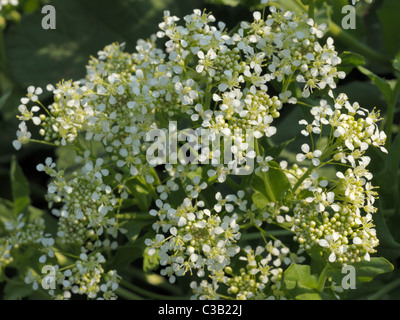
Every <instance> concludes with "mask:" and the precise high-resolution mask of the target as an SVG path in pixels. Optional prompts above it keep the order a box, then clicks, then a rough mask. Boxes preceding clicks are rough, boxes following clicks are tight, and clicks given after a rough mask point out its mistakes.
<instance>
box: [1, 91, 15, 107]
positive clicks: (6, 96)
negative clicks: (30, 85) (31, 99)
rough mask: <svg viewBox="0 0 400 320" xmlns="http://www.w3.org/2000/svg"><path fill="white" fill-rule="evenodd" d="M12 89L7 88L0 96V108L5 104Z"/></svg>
mask: <svg viewBox="0 0 400 320" xmlns="http://www.w3.org/2000/svg"><path fill="white" fill-rule="evenodd" d="M11 92H12V90H11V89H10V88H9V89H7V90H6V91H5V92H4V93H3V95H2V96H1V97H0V110H1V109H2V108H3V106H4V105H5V103H6V101H7V99H8V97H9V96H10V95H11Z"/></svg>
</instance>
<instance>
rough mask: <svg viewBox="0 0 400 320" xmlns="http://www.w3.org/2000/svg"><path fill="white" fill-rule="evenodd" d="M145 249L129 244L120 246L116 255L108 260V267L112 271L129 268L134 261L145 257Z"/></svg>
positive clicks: (141, 246)
mask: <svg viewBox="0 0 400 320" xmlns="http://www.w3.org/2000/svg"><path fill="white" fill-rule="evenodd" d="M143 251H144V247H143V245H139V244H136V243H135V244H131V243H128V244H126V245H122V246H119V247H118V248H117V250H116V251H115V254H114V255H113V256H112V257H111V258H110V259H108V261H107V265H109V267H110V268H112V269H117V270H118V269H123V268H125V267H127V266H128V265H129V264H130V263H132V262H133V261H135V260H137V259H139V258H141V257H142V256H143Z"/></svg>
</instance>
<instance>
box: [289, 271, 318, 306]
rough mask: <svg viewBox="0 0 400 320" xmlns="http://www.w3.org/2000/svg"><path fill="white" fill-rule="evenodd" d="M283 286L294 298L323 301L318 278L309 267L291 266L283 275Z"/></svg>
mask: <svg viewBox="0 0 400 320" xmlns="http://www.w3.org/2000/svg"><path fill="white" fill-rule="evenodd" d="M283 286H284V289H285V290H286V291H287V292H288V294H289V295H290V296H291V297H292V298H295V299H321V297H320V295H319V293H318V291H317V287H318V280H317V277H316V276H315V275H312V274H311V272H310V266H308V265H299V264H291V265H290V267H289V268H287V269H286V271H285V272H284V273H283Z"/></svg>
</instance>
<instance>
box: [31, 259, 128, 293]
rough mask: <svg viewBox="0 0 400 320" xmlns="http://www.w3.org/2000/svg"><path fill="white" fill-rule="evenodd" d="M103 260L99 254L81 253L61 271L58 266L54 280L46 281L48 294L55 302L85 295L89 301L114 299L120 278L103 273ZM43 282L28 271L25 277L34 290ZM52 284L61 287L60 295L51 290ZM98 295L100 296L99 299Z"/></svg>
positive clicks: (115, 274) (55, 266)
mask: <svg viewBox="0 0 400 320" xmlns="http://www.w3.org/2000/svg"><path fill="white" fill-rule="evenodd" d="M105 261H106V260H105V258H104V256H102V255H101V254H100V253H96V254H94V255H91V256H89V257H88V256H87V255H86V254H85V253H82V254H81V255H80V257H79V259H77V260H76V261H75V263H74V264H73V265H72V266H71V267H69V268H64V269H61V268H60V267H59V266H58V265H54V266H52V268H54V278H50V279H48V282H49V283H48V285H49V287H50V290H49V294H50V295H51V296H53V297H54V299H57V300H60V299H62V300H68V299H70V298H71V297H72V295H73V294H75V295H86V296H87V297H88V298H89V299H94V298H98V299H106V300H114V299H116V295H115V292H114V291H115V290H116V289H117V288H118V286H119V284H118V283H119V280H120V277H119V276H118V275H117V273H116V272H115V271H114V270H110V271H109V272H107V273H105V271H104V269H103V267H102V264H104V263H105ZM42 281H45V279H42V278H41V276H39V275H35V274H34V273H32V271H29V272H28V274H27V276H26V277H25V283H26V284H32V287H33V289H34V290H37V289H38V288H39V283H41V282H42ZM52 282H54V285H55V284H58V285H60V286H61V287H62V289H63V291H62V294H57V293H56V292H55V290H54V289H51V286H50V285H51V283H52ZM99 295H101V296H100V297H99Z"/></svg>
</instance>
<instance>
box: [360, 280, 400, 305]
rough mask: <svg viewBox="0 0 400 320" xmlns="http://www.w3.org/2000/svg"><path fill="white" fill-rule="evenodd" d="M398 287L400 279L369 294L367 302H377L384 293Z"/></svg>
mask: <svg viewBox="0 0 400 320" xmlns="http://www.w3.org/2000/svg"><path fill="white" fill-rule="evenodd" d="M399 286H400V279H396V280H395V281H393V282H391V283H389V284H387V285H386V286H384V287H383V288H381V289H379V290H378V291H377V292H375V293H373V294H371V295H370V296H369V297H368V298H367V300H378V299H380V298H382V297H383V296H384V295H385V294H386V293H388V292H390V291H392V290H393V289H396V288H398V287H399Z"/></svg>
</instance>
